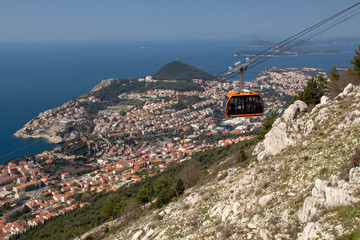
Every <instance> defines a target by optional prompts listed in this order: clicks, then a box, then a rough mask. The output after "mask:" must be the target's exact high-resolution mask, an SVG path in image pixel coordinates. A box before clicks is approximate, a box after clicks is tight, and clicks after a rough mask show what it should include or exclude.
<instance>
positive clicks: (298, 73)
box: [255, 68, 326, 96]
mask: <svg viewBox="0 0 360 240" xmlns="http://www.w3.org/2000/svg"><path fill="white" fill-rule="evenodd" d="M319 74H321V75H323V76H326V73H325V72H324V71H320V70H317V69H315V68H302V69H282V68H272V69H270V70H268V71H264V72H262V74H260V75H259V76H258V77H257V78H256V81H255V82H256V84H257V85H258V86H260V87H261V88H262V89H263V88H265V89H274V91H275V92H277V93H278V94H279V95H280V96H282V95H289V96H294V95H296V93H297V92H298V91H301V90H303V89H304V87H305V86H306V84H307V81H308V80H309V79H311V78H312V77H315V78H316V77H317V75H319Z"/></svg>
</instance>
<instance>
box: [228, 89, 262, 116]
mask: <svg viewBox="0 0 360 240" xmlns="http://www.w3.org/2000/svg"><path fill="white" fill-rule="evenodd" d="M224 104H225V114H226V116H227V117H228V118H236V117H248V116H261V115H263V114H264V109H265V107H264V101H263V100H262V98H261V96H260V95H259V94H257V93H256V92H253V91H248V92H240V93H235V92H229V93H228V94H226V96H225V100H224Z"/></svg>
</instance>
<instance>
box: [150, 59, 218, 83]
mask: <svg viewBox="0 0 360 240" xmlns="http://www.w3.org/2000/svg"><path fill="white" fill-rule="evenodd" d="M152 77H153V79H156V80H186V81H190V80H191V79H203V80H215V79H216V76H214V75H212V74H209V73H207V72H204V71H202V70H200V69H198V68H196V67H194V66H191V65H189V64H187V63H183V62H180V61H173V62H169V63H168V64H166V65H165V66H163V67H162V68H160V70H159V71H157V72H156V73H154V74H153V75H152Z"/></svg>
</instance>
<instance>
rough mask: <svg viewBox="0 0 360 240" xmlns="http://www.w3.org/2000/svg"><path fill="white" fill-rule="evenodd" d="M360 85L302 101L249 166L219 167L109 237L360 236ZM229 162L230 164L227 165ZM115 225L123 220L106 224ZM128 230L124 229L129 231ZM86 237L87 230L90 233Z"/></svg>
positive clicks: (258, 149)
mask: <svg viewBox="0 0 360 240" xmlns="http://www.w3.org/2000/svg"><path fill="white" fill-rule="evenodd" d="M359 103H360V87H355V86H353V85H349V86H348V87H346V88H345V89H344V91H343V93H341V94H340V95H339V96H337V97H336V98H335V99H334V100H330V99H329V98H327V97H323V98H322V101H321V103H320V104H318V105H317V106H316V107H315V108H314V109H312V110H311V111H308V109H307V106H306V104H305V103H303V102H301V101H297V102H295V103H294V104H293V105H291V106H290V107H289V108H288V109H287V110H286V111H285V113H284V115H283V116H282V117H280V118H278V119H277V120H276V121H275V123H274V124H273V128H272V130H271V131H270V132H269V133H268V134H267V135H266V136H265V139H264V140H263V141H262V142H260V143H259V144H258V145H257V146H256V147H255V149H254V151H253V156H254V158H255V160H254V161H253V162H252V163H251V164H250V165H249V166H247V167H231V168H228V169H226V170H223V171H220V172H219V174H218V175H217V177H216V178H215V179H214V180H211V181H209V182H206V183H205V184H203V185H198V186H195V187H193V188H190V189H187V190H186V192H185V193H184V194H183V195H182V196H181V197H180V198H179V199H178V200H177V201H174V202H172V203H170V204H169V205H167V206H166V207H163V208H162V209H157V210H152V211H149V212H148V213H147V214H146V215H145V216H143V217H141V218H140V219H138V220H136V221H135V222H130V223H128V225H127V226H126V227H125V228H121V227H118V229H119V230H117V232H115V233H112V234H108V235H107V238H106V239H116V238H117V239H180V238H181V239H338V238H341V237H344V236H349V235H350V234H358V233H359V230H358V229H359V227H360V219H359V218H358V215H357V214H356V213H358V212H359V208H360V206H359V200H360V196H359V194H358V193H359V190H360V186H359V183H360V168H359V166H358V165H359V160H360V150H358V147H359V144H360V143H359V132H360V104H359ZM223 165H226V162H224V163H223ZM107 224H108V225H109V226H110V229H112V228H113V227H114V228H115V226H116V225H117V224H119V223H118V222H112V223H107ZM122 229H123V230H122ZM84 236H86V234H84Z"/></svg>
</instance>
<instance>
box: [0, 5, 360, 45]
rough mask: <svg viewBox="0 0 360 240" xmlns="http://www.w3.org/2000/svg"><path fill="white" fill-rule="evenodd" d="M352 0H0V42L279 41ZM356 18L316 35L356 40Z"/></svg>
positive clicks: (358, 21)
mask: <svg viewBox="0 0 360 240" xmlns="http://www.w3.org/2000/svg"><path fill="white" fill-rule="evenodd" d="M357 2H358V1H354V0H312V1H310V0H302V1H289V0H251V1H249V0H248V1H244V0H221V1H220V0H181V1H180V0H178V1H175V0H61V1H51V0H31V1H29V0H0V42H24V41H25V42H33V41H83V40H86V41H98V40H159V39H162V40H168V39H169V40H170V39H180V40H181V39H227V38H238V37H249V38H251V37H266V38H268V39H284V38H286V37H289V36H292V35H294V34H296V33H298V32H300V31H302V30H304V29H306V28H308V27H310V26H312V25H314V24H316V23H318V22H320V21H322V20H324V19H326V18H327V17H329V16H332V15H334V14H336V13H337V12H339V11H341V10H344V9H345V8H347V7H349V6H351V5H353V4H355V3H357ZM358 23H360V14H358V15H357V16H355V17H353V18H351V19H350V20H348V21H346V22H343V23H342V24H340V25H338V26H336V27H335V28H333V29H331V30H329V31H327V32H326V33H324V34H322V37H324V38H325V37H336V36H355V37H360V30H359V29H360V28H359V27H358V25H359V24H358Z"/></svg>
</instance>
